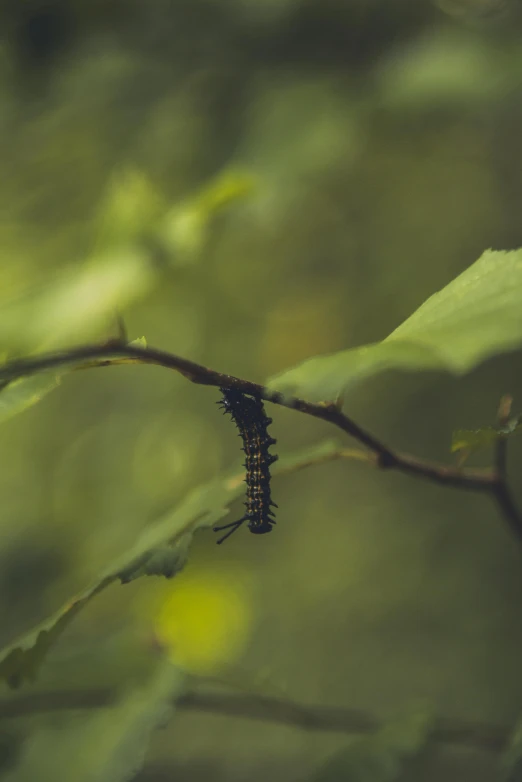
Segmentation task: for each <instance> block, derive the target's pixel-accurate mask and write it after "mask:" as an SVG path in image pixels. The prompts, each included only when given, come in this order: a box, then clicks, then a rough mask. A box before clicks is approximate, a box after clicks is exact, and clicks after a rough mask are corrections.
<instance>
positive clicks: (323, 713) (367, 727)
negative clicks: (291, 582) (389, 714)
mask: <svg viewBox="0 0 522 782" xmlns="http://www.w3.org/2000/svg"><path fill="white" fill-rule="evenodd" d="M117 698H118V690H116V689H111V688H98V689H91V690H55V691H51V692H41V693H35V694H31V695H22V696H20V697H17V698H16V699H7V698H6V699H0V720H2V719H14V718H19V717H24V716H28V715H34V714H37V713H47V712H60V711H90V710H94V709H101V708H106V707H110V706H112V705H114V704H115V703H116V702H117ZM175 705H176V708H178V709H184V710H187V711H195V712H201V713H204V714H219V715H221V716H223V717H236V718H241V719H248V720H256V721H260V722H273V723H278V724H282V725H288V726H291V727H295V728H299V729H301V730H309V731H319V732H326V733H347V734H358V733H362V734H372V733H375V732H376V731H377V730H379V728H380V727H381V722H380V721H379V720H378V719H377V718H376V717H374V716H373V715H372V714H370V713H368V712H366V711H362V710H359V709H348V708H342V707H335V706H306V705H304V704H300V703H295V702H293V701H290V700H284V699H282V698H273V697H268V696H265V695H255V694H243V693H239V694H238V693H223V692H212V691H205V690H199V689H196V690H192V691H189V692H186V693H185V694H184V695H183V696H182V697H181V698H180V699H178V700H177V701H176V704H175ZM509 737H510V729H509V728H507V727H505V728H503V727H499V726H494V725H487V724H483V723H478V722H471V721H466V720H457V719H446V718H439V719H436V720H435V721H434V722H433V725H432V727H431V730H430V731H429V739H430V740H431V741H433V742H436V743H439V744H453V745H458V746H465V747H470V748H473V749H478V750H481V751H487V752H502V751H503V750H504V749H505V747H506V746H507V744H508V742H509Z"/></svg>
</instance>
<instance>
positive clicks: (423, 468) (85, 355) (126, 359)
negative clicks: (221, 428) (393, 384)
mask: <svg viewBox="0 0 522 782" xmlns="http://www.w3.org/2000/svg"><path fill="white" fill-rule="evenodd" d="M121 363H140V364H155V365H156V366H161V367H165V368H167V369H171V370H174V371H176V372H180V373H181V374H182V375H183V376H184V377H186V378H187V379H188V380H190V381H191V382H192V383H197V384H199V385H207V386H216V387H219V388H235V389H238V390H239V391H242V392H243V393H246V394H251V395H253V396H257V397H259V398H260V399H264V400H266V401H269V402H272V403H274V404H277V405H282V406H283V407H287V408H290V409H292V410H297V411H298V412H300V413H304V414H305V415H309V416H312V417H313V418H318V419H320V420H322V421H326V422H328V423H330V424H333V425H334V426H336V427H337V428H339V429H341V430H342V431H343V432H346V434H348V435H350V436H351V437H353V438H354V439H355V440H357V441H358V442H359V443H361V445H364V446H365V447H366V448H368V450H369V451H371V453H372V454H373V455H374V459H373V463H374V464H375V465H376V466H377V467H379V468H381V469H388V470H392V469H393V470H398V471H400V472H403V473H406V474H407V475H412V476H414V477H418V478H423V479H425V480H429V481H432V482H435V483H439V484H442V485H444V486H452V487H454V488H458V489H467V490H471V491H482V492H486V493H489V494H491V495H492V496H493V497H494V498H495V500H496V502H497V504H498V506H499V508H500V510H501V512H502V513H503V515H504V516H505V517H506V519H507V520H508V522H509V524H510V526H511V528H512V530H513V531H514V532H515V534H516V535H517V537H518V538H519V540H520V541H521V542H522V516H521V514H520V512H519V511H518V510H517V508H516V506H515V504H514V501H513V499H512V498H511V496H510V494H509V491H508V488H507V482H506V481H505V480H502V481H499V472H498V466H499V462H498V459H500V456H499V452H500V454H501V451H500V447H499V452H497V466H496V469H494V470H483V469H472V468H462V467H458V466H457V467H455V466H449V465H445V464H439V463H436V462H430V461H425V460H423V459H418V458H417V457H415V456H412V455H410V454H407V453H401V452H399V451H394V450H393V449H392V448H389V447H388V446H387V445H385V444H384V443H383V442H381V440H379V439H378V438H376V437H374V436H373V435H372V434H371V433H370V432H368V431H366V430H365V429H363V428H362V427H360V426H359V425H358V424H357V423H356V422H355V421H353V420H352V419H351V418H349V417H348V416H347V415H345V414H344V413H343V412H342V411H341V409H340V407H339V406H338V405H337V404H335V403H319V404H315V403H312V402H307V401H305V400H304V399H299V398H297V397H293V396H283V395H282V394H278V393H274V392H272V391H269V390H268V389H266V388H265V387H264V386H262V385H259V384H258V383H253V382H252V381H250V380H243V379H241V378H238V377H234V376H233V375H226V374H223V373H221V372H217V371H215V370H213V369H209V368H208V367H204V366H202V365H201V364H196V363H195V362H194V361H189V360H188V359H185V358H181V357H180V356H176V355H174V354H172V353H168V352H166V351H163V350H158V349H157V348H152V347H148V346H144V345H139V344H132V343H130V344H127V343H124V342H122V341H121V340H120V339H119V338H116V339H112V340H109V341H107V342H105V343H102V344H99V345H96V344H95V345H84V346H81V347H77V348H72V349H71V350H67V351H63V352H57V353H49V354H47V355H42V356H36V357H34V358H27V359H18V360H14V361H11V362H8V363H6V364H4V366H3V367H2V368H1V369H0V388H1V384H2V383H3V382H10V381H13V380H16V379H18V378H20V377H24V376H27V375H31V374H34V373H36V372H42V371H50V370H56V369H60V368H61V367H67V366H70V367H71V368H72V369H86V368H90V367H100V366H111V365H118V364H121Z"/></svg>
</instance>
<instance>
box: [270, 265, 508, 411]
mask: <svg viewBox="0 0 522 782" xmlns="http://www.w3.org/2000/svg"><path fill="white" fill-rule="evenodd" d="M521 298H522V250H515V251H513V252H494V251H492V250H488V251H487V252H485V253H484V254H483V255H482V257H481V258H480V259H479V260H478V261H477V262H476V263H475V264H473V266H471V267H470V268H469V269H466V271H465V272H463V273H462V274H461V275H460V276H459V277H457V278H456V279H455V280H453V281H452V282H451V283H450V284H449V285H447V286H446V287H445V288H443V289H442V290H441V291H439V292H438V293H436V294H434V295H433V296H431V297H430V298H429V299H428V300H427V301H426V302H424V304H423V305H422V306H421V307H419V309H418V310H416V312H414V313H413V315H411V316H410V317H409V318H408V319H407V320H406V321H404V323H402V324H401V325H400V326H399V327H398V328H397V329H395V331H394V332H392V333H391V334H390V335H389V336H388V337H387V338H386V339H384V340H383V341H382V342H378V343H374V344H371V345H365V346H362V347H358V348H352V349H350V350H345V351H342V352H341V353H335V354H332V355H328V356H318V357H316V358H312V359H308V360H307V361H305V362H304V363H303V364H300V365H299V366H297V367H294V368H293V369H290V370H288V371H286V372H283V373H282V374H280V375H277V376H276V377H274V378H272V379H271V380H270V381H269V384H268V385H269V388H270V389H271V390H274V391H280V392H282V393H284V394H294V395H297V396H301V397H303V398H305V399H307V400H309V401H321V400H333V399H337V398H338V397H339V396H342V395H343V394H344V393H346V392H347V391H349V390H350V389H351V388H353V387H354V386H355V385H357V384H358V383H360V382H361V381H362V380H364V379H366V378H368V377H372V376H374V375H377V374H378V373H380V372H383V371H384V370H389V369H401V370H409V371H413V372H419V371H423V370H446V371H448V372H452V373H453V374H456V375H461V374H464V373H466V372H469V371H470V370H471V369H473V367H475V366H476V365H477V364H479V363H480V362H481V361H484V360H485V359H487V358H489V357H490V356H493V355H495V354H497V353H502V352H505V351H508V350H513V349H514V348H516V347H518V346H519V345H520V344H521V342H522V307H521V306H520V301H521Z"/></svg>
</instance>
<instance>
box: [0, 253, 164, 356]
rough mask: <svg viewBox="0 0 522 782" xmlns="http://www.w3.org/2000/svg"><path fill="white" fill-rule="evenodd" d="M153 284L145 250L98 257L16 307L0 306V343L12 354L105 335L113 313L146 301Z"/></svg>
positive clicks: (11, 304)
mask: <svg viewBox="0 0 522 782" xmlns="http://www.w3.org/2000/svg"><path fill="white" fill-rule="evenodd" d="M155 281H156V271H155V269H154V267H153V264H152V263H151V262H150V258H149V257H148V255H147V253H146V252H145V251H144V250H142V249H139V248H134V247H132V246H124V247H121V248H119V249H117V250H112V251H110V252H107V251H106V252H104V253H99V254H97V255H95V256H92V257H91V258H89V259H88V260H87V261H85V262H84V263H83V264H82V265H81V266H79V267H77V268H74V269H72V270H69V271H68V272H67V273H65V274H62V275H60V276H53V277H50V278H48V279H46V280H45V281H42V282H41V284H40V285H39V286H38V287H35V288H34V289H33V290H32V291H31V292H30V293H28V294H27V295H26V296H24V297H20V298H19V299H18V300H16V301H10V300H4V301H3V302H0V303H1V304H2V306H1V307H0V337H1V338H2V342H3V344H4V345H5V346H6V347H7V348H10V347H12V346H15V347H16V350H17V352H23V351H30V352H33V351H34V350H35V349H36V348H38V349H39V350H44V349H49V348H54V347H56V346H58V345H60V346H61V345H63V344H71V343H74V342H80V341H82V340H84V339H90V338H91V337H93V336H94V335H98V333H99V332H100V330H102V331H103V332H105V331H106V329H107V326H108V325H109V324H110V323H111V322H112V321H113V320H114V315H115V313H116V312H117V311H120V310H121V309H122V308H124V307H126V306H128V305H129V304H130V303H132V302H134V301H136V300H137V299H139V298H141V297H143V296H145V295H146V294H147V293H148V292H149V291H150V290H151V288H152V287H153V285H154V283H155Z"/></svg>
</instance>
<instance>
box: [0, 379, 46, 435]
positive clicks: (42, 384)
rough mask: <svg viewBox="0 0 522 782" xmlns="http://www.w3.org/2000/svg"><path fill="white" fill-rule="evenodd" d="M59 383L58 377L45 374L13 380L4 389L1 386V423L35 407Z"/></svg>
mask: <svg viewBox="0 0 522 782" xmlns="http://www.w3.org/2000/svg"><path fill="white" fill-rule="evenodd" d="M59 383H60V378H59V376H58V375H55V374H54V373H53V374H51V373H49V372H44V373H42V374H40V375H34V376H33V377H23V378H20V380H13V381H12V382H11V383H8V384H7V385H6V386H4V387H3V388H2V387H1V385H0V423H2V422H3V421H7V420H8V419H9V418H13V416H15V415H17V414H18V413H22V412H23V411H24V410H27V408H28V407H32V406H33V405H35V404H36V403H37V402H39V401H40V399H42V397H44V396H45V395H46V394H48V393H49V392H50V391H53V390H54V389H55V388H56V387H57V386H58V385H59Z"/></svg>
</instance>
